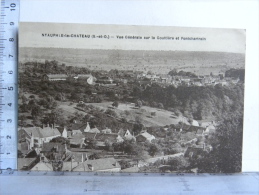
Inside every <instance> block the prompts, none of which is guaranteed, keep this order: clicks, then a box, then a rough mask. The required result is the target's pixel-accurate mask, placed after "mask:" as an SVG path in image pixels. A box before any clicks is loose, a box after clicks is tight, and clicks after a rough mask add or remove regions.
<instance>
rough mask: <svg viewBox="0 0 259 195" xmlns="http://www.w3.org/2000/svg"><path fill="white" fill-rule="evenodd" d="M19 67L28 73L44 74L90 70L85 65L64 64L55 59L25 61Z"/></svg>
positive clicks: (79, 72) (80, 72) (82, 72)
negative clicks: (42, 61)
mask: <svg viewBox="0 0 259 195" xmlns="http://www.w3.org/2000/svg"><path fill="white" fill-rule="evenodd" d="M19 66H20V68H21V69H25V70H26V72H27V73H28V74H32V73H42V74H43V73H45V74H89V73H90V70H89V69H88V68H85V67H76V66H66V65H65V64H64V63H62V64H60V63H59V62H58V61H56V60H52V61H48V60H45V63H39V62H26V63H20V64H19Z"/></svg>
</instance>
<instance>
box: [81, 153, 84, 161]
mask: <svg viewBox="0 0 259 195" xmlns="http://www.w3.org/2000/svg"><path fill="white" fill-rule="evenodd" d="M81 161H82V162H84V154H83V153H82V159H81Z"/></svg>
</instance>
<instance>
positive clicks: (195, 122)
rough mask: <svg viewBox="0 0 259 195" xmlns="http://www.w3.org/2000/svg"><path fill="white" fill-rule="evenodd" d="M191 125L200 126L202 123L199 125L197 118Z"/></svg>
mask: <svg viewBox="0 0 259 195" xmlns="http://www.w3.org/2000/svg"><path fill="white" fill-rule="evenodd" d="M191 125H192V126H197V127H199V126H200V125H199V122H198V121H196V120H192V121H191Z"/></svg>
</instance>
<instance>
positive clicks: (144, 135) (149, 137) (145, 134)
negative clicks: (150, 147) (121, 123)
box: [137, 132, 154, 139]
mask: <svg viewBox="0 0 259 195" xmlns="http://www.w3.org/2000/svg"><path fill="white" fill-rule="evenodd" d="M138 136H143V137H145V138H146V139H151V138H154V136H153V135H151V134H149V133H148V132H144V133H141V134H139V135H138ZM138 136H137V137H138Z"/></svg>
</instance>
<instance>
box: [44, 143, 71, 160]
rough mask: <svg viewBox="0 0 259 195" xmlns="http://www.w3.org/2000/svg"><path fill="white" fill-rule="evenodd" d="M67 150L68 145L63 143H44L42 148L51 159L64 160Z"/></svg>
mask: <svg viewBox="0 0 259 195" xmlns="http://www.w3.org/2000/svg"><path fill="white" fill-rule="evenodd" d="M67 152H68V149H67V145H66V144H63V143H54V142H50V143H44V144H43V146H42V149H41V153H42V154H44V156H45V157H47V158H48V159H50V160H64V159H65V158H66V153H67Z"/></svg>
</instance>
